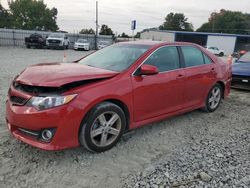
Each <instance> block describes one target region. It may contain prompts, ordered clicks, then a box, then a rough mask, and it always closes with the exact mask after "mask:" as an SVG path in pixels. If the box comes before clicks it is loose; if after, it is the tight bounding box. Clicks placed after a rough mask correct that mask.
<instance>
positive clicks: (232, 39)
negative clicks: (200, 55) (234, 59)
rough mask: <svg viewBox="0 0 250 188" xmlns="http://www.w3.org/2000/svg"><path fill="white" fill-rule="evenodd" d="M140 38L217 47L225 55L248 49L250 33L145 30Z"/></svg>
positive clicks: (249, 46)
mask: <svg viewBox="0 0 250 188" xmlns="http://www.w3.org/2000/svg"><path fill="white" fill-rule="evenodd" d="M141 39H142V40H155V41H166V42H192V43H197V44H199V45H201V46H213V47H217V48H219V49H221V50H223V51H224V52H225V55H229V54H232V53H233V52H235V51H239V50H250V35H236V34H222V33H202V32H185V31H167V30H166V31H165V30H163V31H162V30H146V31H143V32H142V33H141Z"/></svg>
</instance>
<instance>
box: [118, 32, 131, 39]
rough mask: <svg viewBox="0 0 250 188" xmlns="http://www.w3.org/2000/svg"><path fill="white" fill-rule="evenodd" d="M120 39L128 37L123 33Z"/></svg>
mask: <svg viewBox="0 0 250 188" xmlns="http://www.w3.org/2000/svg"><path fill="white" fill-rule="evenodd" d="M120 37H121V38H129V36H128V35H127V34H126V33H124V32H123V33H122V34H121V36H120Z"/></svg>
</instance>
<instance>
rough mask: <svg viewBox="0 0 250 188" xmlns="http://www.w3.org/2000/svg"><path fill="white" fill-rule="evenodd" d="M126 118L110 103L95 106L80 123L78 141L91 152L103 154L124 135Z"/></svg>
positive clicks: (119, 109)
mask: <svg viewBox="0 0 250 188" xmlns="http://www.w3.org/2000/svg"><path fill="white" fill-rule="evenodd" d="M125 127H126V116H125V114H124V112H123V110H122V109H121V108H120V107H119V106H117V105H115V104H113V103H110V102H103V103H100V104H98V105H96V106H95V107H94V108H93V109H92V110H91V111H90V112H89V113H88V114H87V116H86V118H85V119H84V121H83V122H82V123H81V129H80V132H79V141H80V143H81V145H82V146H84V147H85V148H86V149H88V150H89V151H92V152H104V151H107V150H109V149H111V148H112V147H114V146H115V145H116V144H117V142H118V141H119V139H120V138H121V136H122V135H123V133H124V130H125Z"/></svg>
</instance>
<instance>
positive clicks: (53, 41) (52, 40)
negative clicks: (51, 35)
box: [48, 39, 61, 44]
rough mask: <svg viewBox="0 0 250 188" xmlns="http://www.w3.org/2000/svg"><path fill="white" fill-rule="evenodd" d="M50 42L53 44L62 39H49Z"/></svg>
mask: <svg viewBox="0 0 250 188" xmlns="http://www.w3.org/2000/svg"><path fill="white" fill-rule="evenodd" d="M48 42H49V43H52V44H58V43H60V42H61V41H60V40H54V39H49V40H48Z"/></svg>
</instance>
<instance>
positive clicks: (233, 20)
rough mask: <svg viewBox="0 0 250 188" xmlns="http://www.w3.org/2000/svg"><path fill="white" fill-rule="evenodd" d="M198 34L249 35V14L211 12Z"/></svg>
mask: <svg viewBox="0 0 250 188" xmlns="http://www.w3.org/2000/svg"><path fill="white" fill-rule="evenodd" d="M197 31H199V32H214V33H235V34H249V33H250V14H244V13H242V12H238V11H229V10H224V9H221V10H220V12H218V13H217V12H213V13H212V14H211V15H210V18H209V19H208V22H207V23H204V24H203V25H202V26H201V27H200V28H199V29H197Z"/></svg>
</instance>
